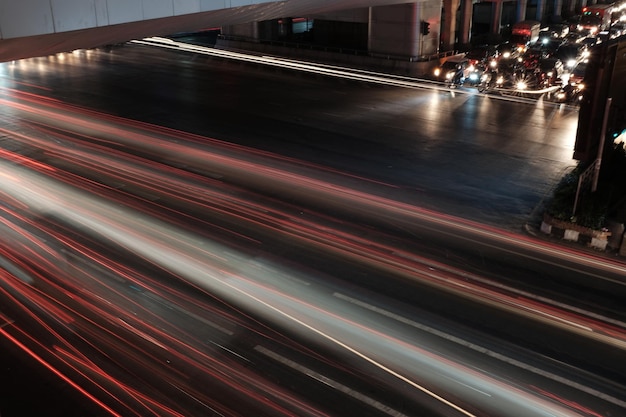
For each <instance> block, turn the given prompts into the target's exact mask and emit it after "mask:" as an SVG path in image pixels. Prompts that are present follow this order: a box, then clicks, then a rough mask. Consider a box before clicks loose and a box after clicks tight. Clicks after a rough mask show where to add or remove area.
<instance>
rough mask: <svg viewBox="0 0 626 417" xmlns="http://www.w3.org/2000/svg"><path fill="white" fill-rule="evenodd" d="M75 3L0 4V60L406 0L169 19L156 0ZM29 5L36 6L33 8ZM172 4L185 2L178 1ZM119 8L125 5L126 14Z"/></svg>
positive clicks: (305, 3)
mask: <svg viewBox="0 0 626 417" xmlns="http://www.w3.org/2000/svg"><path fill="white" fill-rule="evenodd" d="M77 1H80V4H81V5H84V4H86V2H89V1H91V3H89V4H90V6H93V7H84V8H81V10H72V9H71V8H68V7H64V8H63V9H61V8H59V9H58V10H55V9H54V5H55V4H56V3H55V0H30V3H29V4H30V6H29V7H26V4H24V5H23V6H24V7H16V5H15V3H14V2H13V1H12V0H10V1H9V2H8V3H6V4H4V3H3V0H0V12H1V13H2V16H0V24H1V26H0V32H1V33H2V38H3V39H2V40H0V62H6V61H11V60H15V59H22V58H30V57H34V56H46V55H50V54H54V53H58V52H66V51H72V50H75V49H88V48H94V47H99V46H104V45H111V44H116V43H121V42H126V41H129V40H132V39H140V38H145V37H149V36H163V35H170V34H174V33H179V32H193V31H198V30H202V29H206V28H211V27H222V26H225V25H237V24H242V23H250V22H256V21H262V20H269V19H278V18H282V17H288V16H307V15H315V14H323V13H330V12H334V11H337V10H346V9H351V8H363V7H370V6H375V5H392V4H400V3H406V2H407V0H287V1H266V0H256V1H255V0H246V1H245V2H243V1H234V0H228V1H224V4H225V5H226V4H235V3H239V4H241V3H247V4H248V5H246V6H241V7H230V8H217V7H216V8H215V10H211V11H199V10H198V11H193V12H192V11H189V12H188V13H186V14H182V13H180V14H176V15H175V13H174V11H175V8H174V7H173V5H174V2H170V0H159V2H158V3H154V4H160V5H161V6H160V7H159V11H153V12H151V13H149V11H148V10H144V11H143V12H142V9H141V6H139V7H138V6H137V4H140V5H141V4H142V3H141V2H137V1H123V2H122V3H119V1H118V3H119V4H117V3H116V4H117V6H116V7H117V9H115V10H113V9H110V7H112V6H110V4H113V3H110V4H109V3H108V2H107V3H103V2H102V1H101V0H77ZM33 2H35V3H36V2H40V3H41V4H38V5H34V4H32V3H33ZM170 3H171V5H170ZM251 3H255V4H251ZM59 4H60V3H59ZM99 4H100V5H104V4H106V5H107V6H99V7H100V9H101V10H100V9H99V7H98V5H99ZM177 4H186V3H180V1H179V2H178V3H177ZM188 4H189V5H191V4H196V6H194V7H199V6H197V4H199V3H197V2H196V1H193V2H191V3H188ZM202 4H204V3H202ZM212 4H214V3H212ZM51 5H52V9H51V8H50V7H51ZM81 7H82V6H81ZM107 7H109V9H107ZM125 7H128V10H126V9H125ZM179 7H181V6H179ZM103 8H104V9H103ZM188 8H191V6H188ZM161 9H163V10H169V11H167V13H169V14H168V15H165V12H161V11H160V10H161ZM205 10H206V8H205ZM53 11H55V12H56V13H53ZM157 12H158V13H157ZM12 14H13V15H12ZM151 14H160V16H152V17H155V18H151V19H146V18H145V17H146V16H151ZM124 20H126V21H124ZM77 25H82V27H77ZM68 27H69V28H70V29H76V30H58V28H68ZM55 29H56V30H55Z"/></svg>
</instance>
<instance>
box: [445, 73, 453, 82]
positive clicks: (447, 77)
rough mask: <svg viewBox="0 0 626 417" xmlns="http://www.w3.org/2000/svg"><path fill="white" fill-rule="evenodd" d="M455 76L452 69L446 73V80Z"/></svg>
mask: <svg viewBox="0 0 626 417" xmlns="http://www.w3.org/2000/svg"><path fill="white" fill-rule="evenodd" d="M453 76H454V73H453V72H452V71H450V72H448V73H446V80H449V79H451V78H452V77H453Z"/></svg>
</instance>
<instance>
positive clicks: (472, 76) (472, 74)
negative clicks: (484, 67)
mask: <svg viewBox="0 0 626 417" xmlns="http://www.w3.org/2000/svg"><path fill="white" fill-rule="evenodd" d="M469 79H470V80H472V81H476V80H477V79H478V74H476V73H475V72H472V73H471V74H470V76H469Z"/></svg>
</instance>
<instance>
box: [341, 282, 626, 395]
mask: <svg viewBox="0 0 626 417" xmlns="http://www.w3.org/2000/svg"><path fill="white" fill-rule="evenodd" d="M333 296H334V297H336V298H339V299H341V300H344V301H347V302H349V303H352V304H354V305H357V306H359V307H362V308H364V309H366V310H370V311H373V312H375V313H378V314H381V315H383V316H385V317H389V318H391V319H394V320H396V321H399V322H401V323H403V324H406V325H409V326H411V327H415V328H416V329H419V330H422V331H424V332H427V333H430V334H432V335H435V336H438V337H441V338H443V339H445V340H448V341H450V342H453V343H456V344H459V345H461V346H464V347H466V348H469V349H472V350H474V351H476V352H479V353H482V354H484V355H487V356H489V357H492V358H494V359H498V360H500V361H502V362H505V363H508V364H509V365H513V366H516V367H518V368H521V369H524V370H526V371H529V372H532V373H534V374H537V375H540V376H543V377H544V378H548V379H551V380H553V381H556V382H559V383H561V384H563V385H567V386H569V387H572V388H576V389H578V390H579V391H582V392H585V393H587V394H589V395H593V396H594V397H596V398H600V399H602V400H604V401H608V402H610V403H612V404H615V405H618V406H620V407H626V401H623V400H620V399H619V398H615V397H613V396H610V395H608V394H605V393H603V392H602V391H598V390H595V389H593V388H590V387H588V386H586V385H582V384H580V383H578V382H575V381H572V380H570V379H567V378H564V377H562V376H559V375H556V374H554V373H552V372H548V371H544V370H543V369H540V368H537V367H535V366H532V365H529V364H527V363H524V362H521V361H518V360H517V359H513V358H511V357H508V356H505V355H503V354H501V353H498V352H495V351H493V350H490V349H487V348H485V347H483V346H480V345H477V344H475V343H471V342H468V341H467V340H464V339H461V338H460V337H456V336H453V335H451V334H449V333H445V332H442V331H441V330H437V329H435V328H433V327H430V326H426V325H425V324H421V323H418V322H416V321H413V320H411V319H408V318H406V317H403V316H400V315H398V314H396V313H392V312H391V311H388V310H385V309H382V308H380V307H377V306H375V305H372V304H368V303H366V302H364V301H361V300H358V299H356V298H352V297H350V296H348V295H345V294H341V293H337V292H336V293H334V294H333Z"/></svg>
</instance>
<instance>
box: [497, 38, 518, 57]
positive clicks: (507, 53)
mask: <svg viewBox="0 0 626 417" xmlns="http://www.w3.org/2000/svg"><path fill="white" fill-rule="evenodd" d="M497 50H498V59H499V60H500V59H509V58H517V57H518V56H520V53H521V52H520V49H519V48H518V47H517V45H513V44H512V43H510V42H504V43H501V44H499V45H498V46H497Z"/></svg>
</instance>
